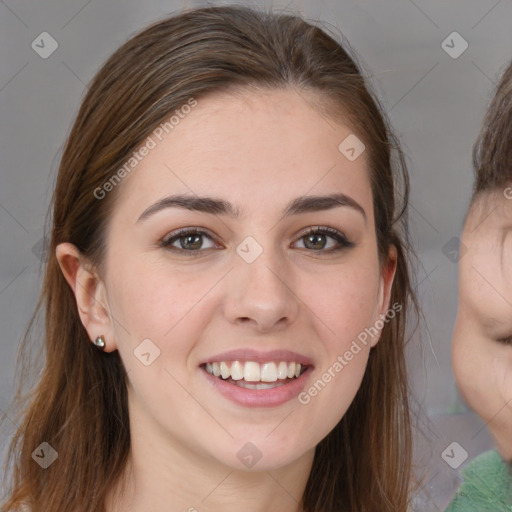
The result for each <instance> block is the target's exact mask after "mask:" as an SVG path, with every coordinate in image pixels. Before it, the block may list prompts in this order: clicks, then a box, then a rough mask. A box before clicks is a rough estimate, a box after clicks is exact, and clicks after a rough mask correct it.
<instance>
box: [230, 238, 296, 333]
mask: <svg viewBox="0 0 512 512" xmlns="http://www.w3.org/2000/svg"><path fill="white" fill-rule="evenodd" d="M236 252H237V255H236V259H235V262H236V263H235V270H234V272H232V273H231V279H232V286H231V287H230V293H229V295H230V297H228V301H227V302H228V307H227V311H226V312H227V314H228V316H229V318H230V321H232V322H237V321H240V320H242V319H243V321H245V322H247V321H249V320H252V321H253V323H255V324H257V326H258V329H259V330H269V329H272V327H273V326H274V325H275V324H277V323H279V322H281V323H283V322H287V323H290V322H292V321H293V320H294V319H295V316H296V314H297V308H298V304H297V297H296V295H295V294H294V293H292V287H293V283H292V282H291V281H292V280H293V276H292V275H291V272H290V271H289V270H290V267H289V265H288V264H287V262H286V256H285V255H283V254H281V253H280V251H279V249H278V248H277V247H275V246H273V245H272V244H271V243H270V242H268V243H267V244H265V246H263V245H261V244H260V243H259V242H257V241H256V239H255V238H254V237H247V238H246V239H245V240H244V241H242V243H240V244H239V246H238V247H237V249H236Z"/></svg>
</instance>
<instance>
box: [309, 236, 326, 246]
mask: <svg viewBox="0 0 512 512" xmlns="http://www.w3.org/2000/svg"><path fill="white" fill-rule="evenodd" d="M323 236H324V235H321V234H313V235H308V236H307V238H306V239H307V241H308V242H309V241H313V247H319V245H315V244H316V243H317V242H318V241H319V240H320V238H321V237H323ZM324 242H325V240H324ZM306 245H307V244H306ZM324 245H325V244H321V245H320V247H321V248H323V246H324Z"/></svg>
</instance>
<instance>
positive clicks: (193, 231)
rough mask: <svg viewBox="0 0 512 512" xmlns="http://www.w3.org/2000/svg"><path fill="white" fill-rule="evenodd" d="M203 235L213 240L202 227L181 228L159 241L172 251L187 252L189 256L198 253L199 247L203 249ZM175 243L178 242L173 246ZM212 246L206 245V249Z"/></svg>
mask: <svg viewBox="0 0 512 512" xmlns="http://www.w3.org/2000/svg"><path fill="white" fill-rule="evenodd" d="M203 237H207V238H209V239H210V240H212V241H213V238H212V237H211V236H210V234H209V233H208V232H207V231H205V230H204V229H201V228H183V229H180V230H178V231H176V232H174V233H171V234H170V235H169V237H166V238H164V239H163V240H162V241H161V242H160V245H161V246H162V247H166V248H168V249H170V250H172V251H177V252H181V253H182V254H184V253H188V255H189V256H195V255H198V254H199V252H200V251H199V250H200V249H205V247H203ZM176 243H179V247H176V246H175V244H176ZM214 247H215V244H213V245H212V246H210V247H206V249H212V248H214Z"/></svg>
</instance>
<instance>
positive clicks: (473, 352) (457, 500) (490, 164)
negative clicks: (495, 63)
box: [447, 63, 512, 512]
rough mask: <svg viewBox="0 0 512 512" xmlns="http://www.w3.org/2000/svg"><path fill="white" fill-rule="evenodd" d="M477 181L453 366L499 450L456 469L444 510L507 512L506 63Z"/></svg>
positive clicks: (511, 142) (465, 237)
mask: <svg viewBox="0 0 512 512" xmlns="http://www.w3.org/2000/svg"><path fill="white" fill-rule="evenodd" d="M473 160H474V166H475V170H476V180H475V185H474V188H473V197H472V200H471V204H470V207H469V210H468V213H467V214H466V219H465V221H464V227H463V231H462V237H461V239H462V243H463V244H464V247H465V248H466V251H465V254H464V256H463V257H462V258H461V260H460V264H459V307H458V311H457V320H456V323H455V329H454V334H453V345H452V352H453V369H454V373H455V377H456V379H457V383H458V385H459V388H460V389H461V391H462V394H463V395H464V397H465V399H466V401H467V402H468V404H469V405H470V407H472V408H473V409H474V410H475V411H476V413H477V414H478V415H479V416H480V417H481V418H482V419H483V420H484V421H485V424H486V425H487V427H488V428H489V430H490V432H491V434H492V436H493V438H494V440H495V442H496V446H497V449H498V451H494V450H492V451H490V452H486V453H484V454H481V455H480V456H478V457H477V458H476V459H475V460H474V461H472V462H471V463H470V464H468V466H467V467H466V468H465V469H464V470H463V476H464V483H463V485H462V487H461V489H460V490H459V492H458V493H457V495H456V496H455V497H454V499H453V501H452V503H451V504H450V506H449V507H448V509H447V511H450V512H458V511H464V512H471V511H473V510H474V511H481V510H493V511H495V512H505V511H511V510H512V371H511V369H512V350H511V349H512V347H511V342H512V322H511V319H512V315H511V313H512V294H511V292H510V289H511V285H512V279H511V276H510V244H511V238H510V233H511V220H512V204H511V202H510V199H512V188H511V185H512V63H510V64H509V65H508V67H507V69H506V70H505V72H504V73H503V76H502V77H501V80H500V82H499V84H498V87H497V89H496V93H495V95H494V97H493V99H492V101H491V104H490V105H489V109H488V110H487V114H486V117H485V120H484V122H483V126H482V129H481V132H480V135H479V137H478V140H477V142H476V143H475V146H474V150H473Z"/></svg>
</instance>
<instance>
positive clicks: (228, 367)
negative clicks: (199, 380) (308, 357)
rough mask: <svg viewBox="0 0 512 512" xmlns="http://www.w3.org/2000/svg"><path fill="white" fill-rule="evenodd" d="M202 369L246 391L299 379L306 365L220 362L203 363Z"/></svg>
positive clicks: (293, 363)
mask: <svg viewBox="0 0 512 512" xmlns="http://www.w3.org/2000/svg"><path fill="white" fill-rule="evenodd" d="M202 367H203V369H204V370H205V371H206V372H207V373H209V374H210V375H213V376H214V377H217V378H218V379H221V380H223V381H225V382H227V383H230V384H234V385H235V386H239V387H241V388H246V389H272V388H275V387H278V386H283V385H285V384H288V383H289V382H292V381H294V380H295V379H297V378H299V377H300V376H301V375H302V374H303V373H304V372H305V371H306V369H307V366H306V365H303V364H300V363H295V362H288V361H280V362H274V361H270V362H268V363H263V364H260V363H257V362H255V361H245V362H244V361H231V362H227V361H220V362H211V363H205V364H204V365H202Z"/></svg>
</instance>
